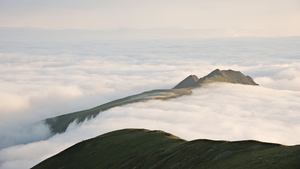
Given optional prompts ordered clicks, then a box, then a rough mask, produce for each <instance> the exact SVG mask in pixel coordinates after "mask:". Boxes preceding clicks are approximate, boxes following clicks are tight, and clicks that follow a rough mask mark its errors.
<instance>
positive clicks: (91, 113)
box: [43, 69, 258, 135]
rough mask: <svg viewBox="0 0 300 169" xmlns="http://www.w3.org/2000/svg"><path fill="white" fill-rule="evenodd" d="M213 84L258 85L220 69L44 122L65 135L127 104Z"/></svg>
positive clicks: (160, 98)
mask: <svg viewBox="0 0 300 169" xmlns="http://www.w3.org/2000/svg"><path fill="white" fill-rule="evenodd" d="M213 82H227V83H237V84H245V85H258V84H256V83H255V82H254V81H253V79H252V78H251V77H249V76H245V75H243V74H242V73H241V72H239V71H233V70H222V71H221V70H219V69H216V70H214V71H212V72H211V73H210V74H208V75H206V76H204V77H203V78H200V79H199V78H198V77H197V76H196V75H190V76H188V77H187V78H185V79H184V80H183V81H181V82H180V83H179V84H177V85H176V86H175V87H174V88H173V89H157V90H151V91H146V92H143V93H140V94H136V95H131V96H128V97H124V98H120V99H117V100H113V101H111V102H107V103H104V104H101V105H99V106H96V107H94V108H91V109H86V110H82V111H77V112H73V113H67V114H63V115H60V116H56V117H52V118H47V119H45V120H43V122H44V124H46V125H47V126H49V128H50V130H51V132H52V134H53V135H54V134H57V133H63V132H65V131H66V130H67V128H68V126H69V124H71V123H72V122H74V121H77V123H81V122H83V121H84V120H86V119H91V118H94V117H96V116H97V115H98V114H100V113H101V112H103V111H106V110H108V109H110V108H113V107H117V106H122V105H126V104H132V103H137V102H143V101H148V100H166V99H172V98H176V97H180V96H183V95H190V94H192V90H193V89H194V88H197V87H201V86H203V85H205V84H209V83H213Z"/></svg>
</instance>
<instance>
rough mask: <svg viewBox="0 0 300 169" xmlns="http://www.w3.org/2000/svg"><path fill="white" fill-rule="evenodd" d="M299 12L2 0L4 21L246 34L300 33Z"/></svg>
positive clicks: (184, 2) (274, 5) (259, 2)
mask: <svg viewBox="0 0 300 169" xmlns="http://www.w3.org/2000/svg"><path fill="white" fill-rule="evenodd" d="M299 18H300V1H299V0H252V1H248V0H247V1H246V0H227V1H222V0H201V1H199V0H164V1H160V0H151V1H149V0H127V1H124V0H111V1H104V0H84V1H83V0H43V1H40V0H1V1H0V26H1V27H38V28H47V29H70V28H72V29H73V28H74V29H92V30H95V29H117V28H120V27H128V28H139V29H148V28H154V27H160V28H162V27H166V28H170V27H176V28H184V29H196V28H206V29H226V30H227V33H231V34H234V33H235V32H237V33H236V34H238V32H239V31H241V30H243V32H244V34H245V35H247V36H251V35H254V36H300V21H299ZM245 32H246V33H245ZM237 36H238V35H237Z"/></svg>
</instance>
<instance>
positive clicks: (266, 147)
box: [32, 129, 300, 169]
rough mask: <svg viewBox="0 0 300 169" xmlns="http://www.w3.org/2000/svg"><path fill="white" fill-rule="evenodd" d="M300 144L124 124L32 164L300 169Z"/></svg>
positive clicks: (49, 167) (41, 168)
mask: <svg viewBox="0 0 300 169" xmlns="http://www.w3.org/2000/svg"><path fill="white" fill-rule="evenodd" d="M299 151H300V145H296V146H284V145H280V144H272V143H265V142H259V141H255V140H243V141H215V140H208V139H199V140H192V141H186V140H183V139H181V138H179V137H177V136H174V135H172V134H170V133H166V132H164V131H160V130H153V131H151V130H147V129H122V130H116V131H112V132H109V133H105V134H102V135H100V136H97V137H94V138H92V139H89V140H84V141H82V142H79V143H77V144H75V145H73V146H71V147H69V148H67V149H65V150H64V151H62V152H60V153H58V154H56V155H54V156H52V157H50V158H48V159H46V160H44V161H42V162H41V163H39V164H37V165H36V166H34V167H33V168H32V169H53V168H63V169H71V168H72V169H76V168H78V169H81V168H91V169H93V168H135V169H138V168H152V169H160V168H173V169H174V168H179V169H186V168H216V169H217V168H223V169H227V168H228V169H231V168H249V169H252V168H262V169H265V168H298V167H299V166H300V156H299Z"/></svg>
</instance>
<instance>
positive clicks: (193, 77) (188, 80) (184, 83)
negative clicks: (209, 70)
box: [173, 75, 199, 89]
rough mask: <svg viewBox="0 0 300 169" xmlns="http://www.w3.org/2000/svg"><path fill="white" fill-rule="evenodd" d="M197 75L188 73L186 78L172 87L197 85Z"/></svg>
mask: <svg viewBox="0 0 300 169" xmlns="http://www.w3.org/2000/svg"><path fill="white" fill-rule="evenodd" d="M198 80H199V79H198V77H197V76H196V75H189V76H188V77H187V78H185V79H184V80H183V81H181V82H180V83H178V85H176V86H175V87H174V88H173V89H180V88H187V87H193V86H195V85H197V81H198Z"/></svg>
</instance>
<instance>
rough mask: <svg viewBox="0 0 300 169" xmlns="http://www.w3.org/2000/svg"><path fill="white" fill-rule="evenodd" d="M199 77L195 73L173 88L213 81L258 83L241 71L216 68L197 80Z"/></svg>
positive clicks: (194, 85) (196, 85) (195, 85)
mask: <svg viewBox="0 0 300 169" xmlns="http://www.w3.org/2000/svg"><path fill="white" fill-rule="evenodd" d="M195 79H198V77H197V76H195V75H190V76H188V77H187V78H185V79H184V80H183V81H181V82H180V83H179V84H178V85H176V86H175V87H174V88H173V89H180V88H189V87H198V86H201V85H203V84H206V83H212V82H227V83H239V84H246V85H258V84H257V83H255V82H254V80H253V79H252V78H251V77H249V76H245V75H244V74H242V73H241V72H240V71H234V70H219V69H216V70H214V71H212V72H211V73H210V74H208V75H207V76H204V77H202V78H200V79H198V80H197V81H196V80H195Z"/></svg>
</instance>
